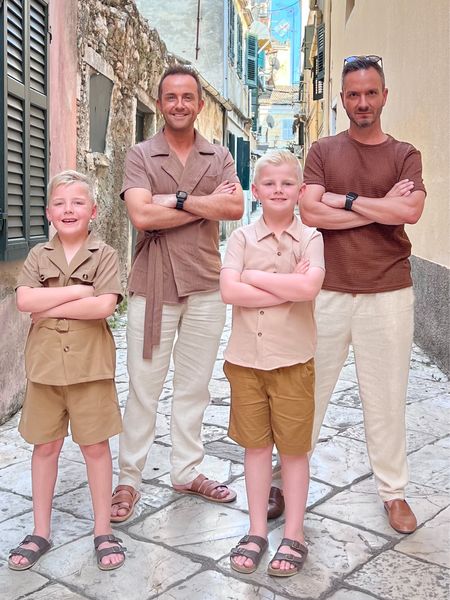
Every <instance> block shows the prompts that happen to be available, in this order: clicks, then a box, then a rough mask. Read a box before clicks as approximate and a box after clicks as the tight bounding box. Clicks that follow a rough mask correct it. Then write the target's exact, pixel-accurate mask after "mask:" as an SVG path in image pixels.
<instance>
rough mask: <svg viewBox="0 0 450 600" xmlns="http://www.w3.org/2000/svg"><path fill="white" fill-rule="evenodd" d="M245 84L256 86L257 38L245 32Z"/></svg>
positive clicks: (251, 86)
mask: <svg viewBox="0 0 450 600" xmlns="http://www.w3.org/2000/svg"><path fill="white" fill-rule="evenodd" d="M246 83H247V85H248V87H250V88H256V87H257V86H258V38H257V37H256V35H252V34H251V33H248V34H247V82H246Z"/></svg>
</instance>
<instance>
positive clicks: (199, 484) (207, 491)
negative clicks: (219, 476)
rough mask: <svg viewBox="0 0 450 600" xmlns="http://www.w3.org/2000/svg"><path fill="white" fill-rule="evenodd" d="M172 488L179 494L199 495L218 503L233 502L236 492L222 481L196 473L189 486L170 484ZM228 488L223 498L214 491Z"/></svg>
mask: <svg viewBox="0 0 450 600" xmlns="http://www.w3.org/2000/svg"><path fill="white" fill-rule="evenodd" d="M172 487H173V489H174V490H175V491H176V492H178V493H179V494H193V495H194V496H200V497H201V498H204V499H205V500H209V502H217V503H218V504H228V502H234V500H236V492H235V491H233V490H231V489H230V488H229V487H228V486H227V485H225V484H224V483H219V482H218V481H213V480H212V479H208V478H207V477H205V475H202V474H200V475H197V477H196V478H195V479H194V481H193V482H192V484H191V487H190V488H180V487H179V486H177V485H174V486H172ZM224 490H228V494H227V495H226V496H224V497H223V498H220V497H218V496H217V495H216V492H221V491H224Z"/></svg>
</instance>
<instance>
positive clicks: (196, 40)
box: [195, 0, 201, 60]
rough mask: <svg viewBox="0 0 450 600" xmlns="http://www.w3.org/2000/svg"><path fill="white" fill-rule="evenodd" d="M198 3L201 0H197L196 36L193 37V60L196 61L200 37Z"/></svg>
mask: <svg viewBox="0 0 450 600" xmlns="http://www.w3.org/2000/svg"><path fill="white" fill-rule="evenodd" d="M200 2H201V0H197V34H196V37H195V60H198V51H199V50H200V47H199V45H198V40H199V37H200Z"/></svg>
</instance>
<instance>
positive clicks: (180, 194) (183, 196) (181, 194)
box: [176, 191, 188, 200]
mask: <svg viewBox="0 0 450 600" xmlns="http://www.w3.org/2000/svg"><path fill="white" fill-rule="evenodd" d="M176 197H177V199H178V200H186V198H187V197H188V195H187V192H181V191H180V192H177V193H176Z"/></svg>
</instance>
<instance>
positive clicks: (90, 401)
mask: <svg viewBox="0 0 450 600" xmlns="http://www.w3.org/2000/svg"><path fill="white" fill-rule="evenodd" d="M48 197H49V202H48V207H47V217H48V219H49V221H51V222H52V224H53V226H54V227H55V229H56V232H57V233H56V235H55V236H54V237H53V239H52V240H50V241H49V242H47V243H44V244H38V245H37V246H35V247H34V248H32V250H31V252H30V253H29V255H28V257H27V259H26V261H25V263H24V266H23V268H22V271H21V273H20V275H19V279H18V282H17V307H18V309H19V310H20V311H22V312H29V313H31V320H32V325H31V328H30V332H29V334H28V339H27V345H26V349H25V370H26V375H27V391H26V396H25V402H24V406H23V410H22V416H21V420H20V424H19V431H20V433H21V434H22V436H23V438H24V439H25V440H26V441H27V442H29V443H30V444H34V450H33V458H32V466H31V475H32V492H33V515H34V531H33V535H27V536H26V537H25V539H24V540H23V541H22V542H21V543H20V544H19V546H18V547H17V548H15V549H13V550H11V552H10V555H9V560H8V566H9V568H10V569H13V570H16V571H23V570H25V569H29V568H30V567H31V566H33V565H34V564H35V563H36V562H37V560H38V559H39V558H40V557H41V556H42V555H43V554H44V553H45V552H47V551H48V550H49V549H50V548H51V542H50V522H51V511H52V500H53V493H54V488H55V483H56V478H57V473H58V458H59V454H60V452H61V448H62V446H63V443H64V437H65V436H66V435H67V433H68V424H69V420H70V427H71V433H72V438H73V440H74V441H76V442H77V443H78V444H79V445H80V449H81V451H82V453H83V456H84V459H85V461H86V468H87V473H88V481H89V488H90V491H91V497H92V504H93V509H94V536H95V538H94V546H95V550H96V553H97V564H98V567H99V568H100V569H102V570H110V569H116V568H118V567H120V566H122V564H123V563H124V560H125V550H126V549H125V548H123V547H122V546H121V545H120V541H121V540H119V539H118V538H116V537H115V536H114V535H112V530H111V526H110V522H109V516H110V496H111V487H112V461H111V452H110V449H109V438H110V437H111V436H113V435H116V434H117V433H119V432H120V431H121V429H122V423H121V416H120V410H119V406H118V403H117V394H116V389H115V385H114V372H115V346H114V340H113V337H112V334H111V331H110V330H109V327H108V324H107V323H106V321H105V318H106V317H108V316H109V315H111V314H112V313H113V312H114V309H115V306H116V304H117V302H118V300H119V299H120V298H121V297H122V296H121V284H120V279H119V275H118V260H117V254H116V252H115V250H113V248H111V247H110V246H108V245H107V244H105V243H104V242H102V241H101V240H99V239H98V238H96V237H95V234H94V233H91V232H90V231H89V223H90V221H91V219H93V218H95V216H96V212H97V206H96V204H95V202H94V199H93V193H92V190H91V186H90V183H89V180H88V179H87V178H86V177H85V176H84V175H82V174H81V173H77V172H75V171H65V172H63V173H60V174H59V175H56V176H55V177H54V178H53V179H52V180H51V181H50V183H49V186H48Z"/></svg>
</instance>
